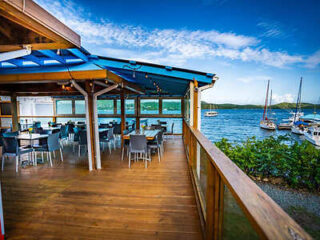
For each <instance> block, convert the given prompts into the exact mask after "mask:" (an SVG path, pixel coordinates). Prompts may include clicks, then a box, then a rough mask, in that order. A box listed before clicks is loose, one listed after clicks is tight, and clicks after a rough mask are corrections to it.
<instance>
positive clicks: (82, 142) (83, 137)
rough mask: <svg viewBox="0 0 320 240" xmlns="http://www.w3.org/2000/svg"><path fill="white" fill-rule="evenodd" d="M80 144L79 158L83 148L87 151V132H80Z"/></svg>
mask: <svg viewBox="0 0 320 240" xmlns="http://www.w3.org/2000/svg"><path fill="white" fill-rule="evenodd" d="M78 135H79V144H78V156H79V157H80V155H81V146H84V148H85V150H88V149H87V131H85V130H81V131H79V134H78Z"/></svg>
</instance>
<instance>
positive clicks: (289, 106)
mask: <svg viewBox="0 0 320 240" xmlns="http://www.w3.org/2000/svg"><path fill="white" fill-rule="evenodd" d="M201 108H202V109H210V108H212V109H263V108H264V106H263V105H254V104H245V105H242V104H231V103H222V104H215V103H207V102H204V101H202V102H201ZM271 108H272V109H295V108H296V104H295V103H286V102H283V103H278V104H274V105H271ZM301 108H302V109H314V108H315V109H316V110H319V109H320V104H316V105H315V104H312V103H301Z"/></svg>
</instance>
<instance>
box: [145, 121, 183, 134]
mask: <svg viewBox="0 0 320 240" xmlns="http://www.w3.org/2000/svg"><path fill="white" fill-rule="evenodd" d="M159 121H161V122H162V124H161V125H162V126H165V127H166V129H165V131H167V132H171V131H173V133H177V134H181V133H182V118H140V129H142V126H151V125H152V124H159ZM164 122H165V123H166V124H165V123H164Z"/></svg>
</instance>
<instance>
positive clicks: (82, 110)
mask: <svg viewBox="0 0 320 240" xmlns="http://www.w3.org/2000/svg"><path fill="white" fill-rule="evenodd" d="M74 106H75V114H86V103H85V101H84V100H75V101H74Z"/></svg>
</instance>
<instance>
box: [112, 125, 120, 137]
mask: <svg viewBox="0 0 320 240" xmlns="http://www.w3.org/2000/svg"><path fill="white" fill-rule="evenodd" d="M113 134H114V135H115V136H116V137H117V138H118V139H119V140H121V124H119V123H115V124H114V125H113Z"/></svg>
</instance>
